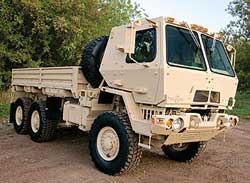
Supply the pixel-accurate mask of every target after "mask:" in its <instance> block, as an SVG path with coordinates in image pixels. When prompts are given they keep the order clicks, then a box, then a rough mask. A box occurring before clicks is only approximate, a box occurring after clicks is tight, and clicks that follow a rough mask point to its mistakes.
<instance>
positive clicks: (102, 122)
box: [89, 112, 142, 175]
mask: <svg viewBox="0 0 250 183" xmlns="http://www.w3.org/2000/svg"><path fill="white" fill-rule="evenodd" d="M104 129H109V130H111V129H113V130H114V131H115V132H116V134H117V136H118V137H117V139H119V142H118V143H119V148H118V150H117V151H115V152H117V154H116V155H115V156H110V157H111V158H110V159H109V160H108V159H107V158H104V155H103V154H102V153H100V152H101V151H100V150H99V149H100V148H99V144H100V143H99V142H100V141H99V140H98V138H99V135H100V134H101V133H102V131H103V130H104ZM111 131H112V130H111ZM114 144H115V143H112V147H113V146H115V145H114ZM89 150H90V156H91V158H92V161H93V162H94V164H95V166H96V167H97V169H99V170H100V171H102V172H103V173H105V174H109V175H115V174H123V173H126V172H129V171H132V170H134V169H135V168H136V167H137V165H138V164H139V162H140V159H141V155H142V149H141V147H139V146H138V137H137V136H136V134H135V133H134V131H133V130H132V127H131V125H130V121H129V118H128V115H127V114H117V113H113V112H106V113H103V114H101V115H99V116H98V117H97V118H96V119H95V121H94V123H93V125H92V127H91V130H90V137H89Z"/></svg>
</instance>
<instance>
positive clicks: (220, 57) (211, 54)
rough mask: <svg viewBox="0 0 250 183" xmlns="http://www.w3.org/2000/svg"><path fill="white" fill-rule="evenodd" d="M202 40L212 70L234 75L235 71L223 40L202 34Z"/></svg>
mask: <svg viewBox="0 0 250 183" xmlns="http://www.w3.org/2000/svg"><path fill="white" fill-rule="evenodd" d="M202 42H203V44H204V48H205V51H206V55H207V59H208V63H209V66H210V68H211V70H212V71H213V72H215V73H219V74H224V75H227V76H234V71H233V69H232V66H231V64H230V61H229V58H228V56H227V54H226V51H225V49H224V46H223V44H222V42H221V41H218V40H215V42H214V39H213V38H210V37H208V36H205V35H202Z"/></svg>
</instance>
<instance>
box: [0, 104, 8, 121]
mask: <svg viewBox="0 0 250 183" xmlns="http://www.w3.org/2000/svg"><path fill="white" fill-rule="evenodd" d="M9 108H10V106H9V104H6V103H4V104H3V103H0V120H7V119H8V118H9Z"/></svg>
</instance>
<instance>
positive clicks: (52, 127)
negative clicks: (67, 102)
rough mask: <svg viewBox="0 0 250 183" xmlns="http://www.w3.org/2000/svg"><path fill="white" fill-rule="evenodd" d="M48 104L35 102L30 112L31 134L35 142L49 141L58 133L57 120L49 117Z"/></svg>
mask: <svg viewBox="0 0 250 183" xmlns="http://www.w3.org/2000/svg"><path fill="white" fill-rule="evenodd" d="M46 113H47V111H46V106H45V105H44V104H43V103H42V102H40V101H37V102H34V103H33V104H32V105H31V107H30V112H29V120H30V126H29V134H30V137H31V139H32V140H33V141H35V142H47V141H50V140H52V139H53V138H54V137H55V134H56V128H57V121H53V120H48V119H47V114H46Z"/></svg>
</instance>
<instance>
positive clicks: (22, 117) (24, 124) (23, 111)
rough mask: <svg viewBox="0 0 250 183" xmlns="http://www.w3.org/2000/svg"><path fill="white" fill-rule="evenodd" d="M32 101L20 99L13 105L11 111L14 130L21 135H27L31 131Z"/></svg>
mask: <svg viewBox="0 0 250 183" xmlns="http://www.w3.org/2000/svg"><path fill="white" fill-rule="evenodd" d="M31 104H32V100H31V99H29V98H19V99H17V100H16V102H15V103H14V104H12V107H11V110H10V121H11V123H13V125H14V129H15V131H16V132H17V133H19V134H27V133H28V130H29V110H30V106H31Z"/></svg>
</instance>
